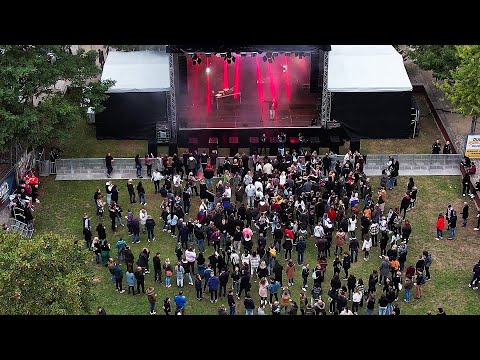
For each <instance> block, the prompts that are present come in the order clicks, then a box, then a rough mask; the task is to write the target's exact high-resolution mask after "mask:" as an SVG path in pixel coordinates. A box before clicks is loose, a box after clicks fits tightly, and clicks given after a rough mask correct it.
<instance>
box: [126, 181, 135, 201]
mask: <svg viewBox="0 0 480 360" xmlns="http://www.w3.org/2000/svg"><path fill="white" fill-rule="evenodd" d="M127 191H128V196H129V197H130V204H133V203H136V201H135V187H134V185H133V180H132V179H130V180H128V182H127Z"/></svg>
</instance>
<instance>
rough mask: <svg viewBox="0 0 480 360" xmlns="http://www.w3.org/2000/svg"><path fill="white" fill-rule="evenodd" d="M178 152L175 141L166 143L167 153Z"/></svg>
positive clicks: (171, 154)
mask: <svg viewBox="0 0 480 360" xmlns="http://www.w3.org/2000/svg"><path fill="white" fill-rule="evenodd" d="M173 154H178V146H177V144H175V143H170V144H168V155H170V156H173Z"/></svg>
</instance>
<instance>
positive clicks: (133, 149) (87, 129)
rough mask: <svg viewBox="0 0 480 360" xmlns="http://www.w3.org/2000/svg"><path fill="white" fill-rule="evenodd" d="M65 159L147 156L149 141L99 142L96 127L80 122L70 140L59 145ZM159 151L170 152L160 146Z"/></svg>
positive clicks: (73, 130)
mask: <svg viewBox="0 0 480 360" xmlns="http://www.w3.org/2000/svg"><path fill="white" fill-rule="evenodd" d="M59 147H60V149H62V154H61V155H62V157H63V158H75V157H86V158H89V157H91V158H103V157H105V155H106V154H107V152H110V153H111V154H112V156H113V157H132V158H133V157H135V155H136V154H140V156H143V155H145V153H146V152H147V151H148V141H147V140H97V138H96V130H95V125H91V124H87V122H86V121H80V122H79V123H78V125H77V126H76V127H75V128H74V129H72V131H71V136H70V138H69V139H68V140H66V141H65V142H63V143H61V144H60V145H59ZM159 151H160V152H161V151H163V152H165V151H168V149H167V148H166V147H162V146H159Z"/></svg>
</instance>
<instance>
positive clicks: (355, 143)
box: [350, 137, 360, 153]
mask: <svg viewBox="0 0 480 360" xmlns="http://www.w3.org/2000/svg"><path fill="white" fill-rule="evenodd" d="M350 150H351V151H352V153H353V152H355V151H358V152H360V138H357V137H352V138H351V139H350Z"/></svg>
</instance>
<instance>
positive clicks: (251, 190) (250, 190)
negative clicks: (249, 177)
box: [245, 182, 257, 208]
mask: <svg viewBox="0 0 480 360" xmlns="http://www.w3.org/2000/svg"><path fill="white" fill-rule="evenodd" d="M256 192H257V191H256V189H255V185H253V184H252V183H251V182H250V184H248V185H247V186H245V193H246V194H247V204H248V207H250V208H253V206H254V202H255V194H256Z"/></svg>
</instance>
